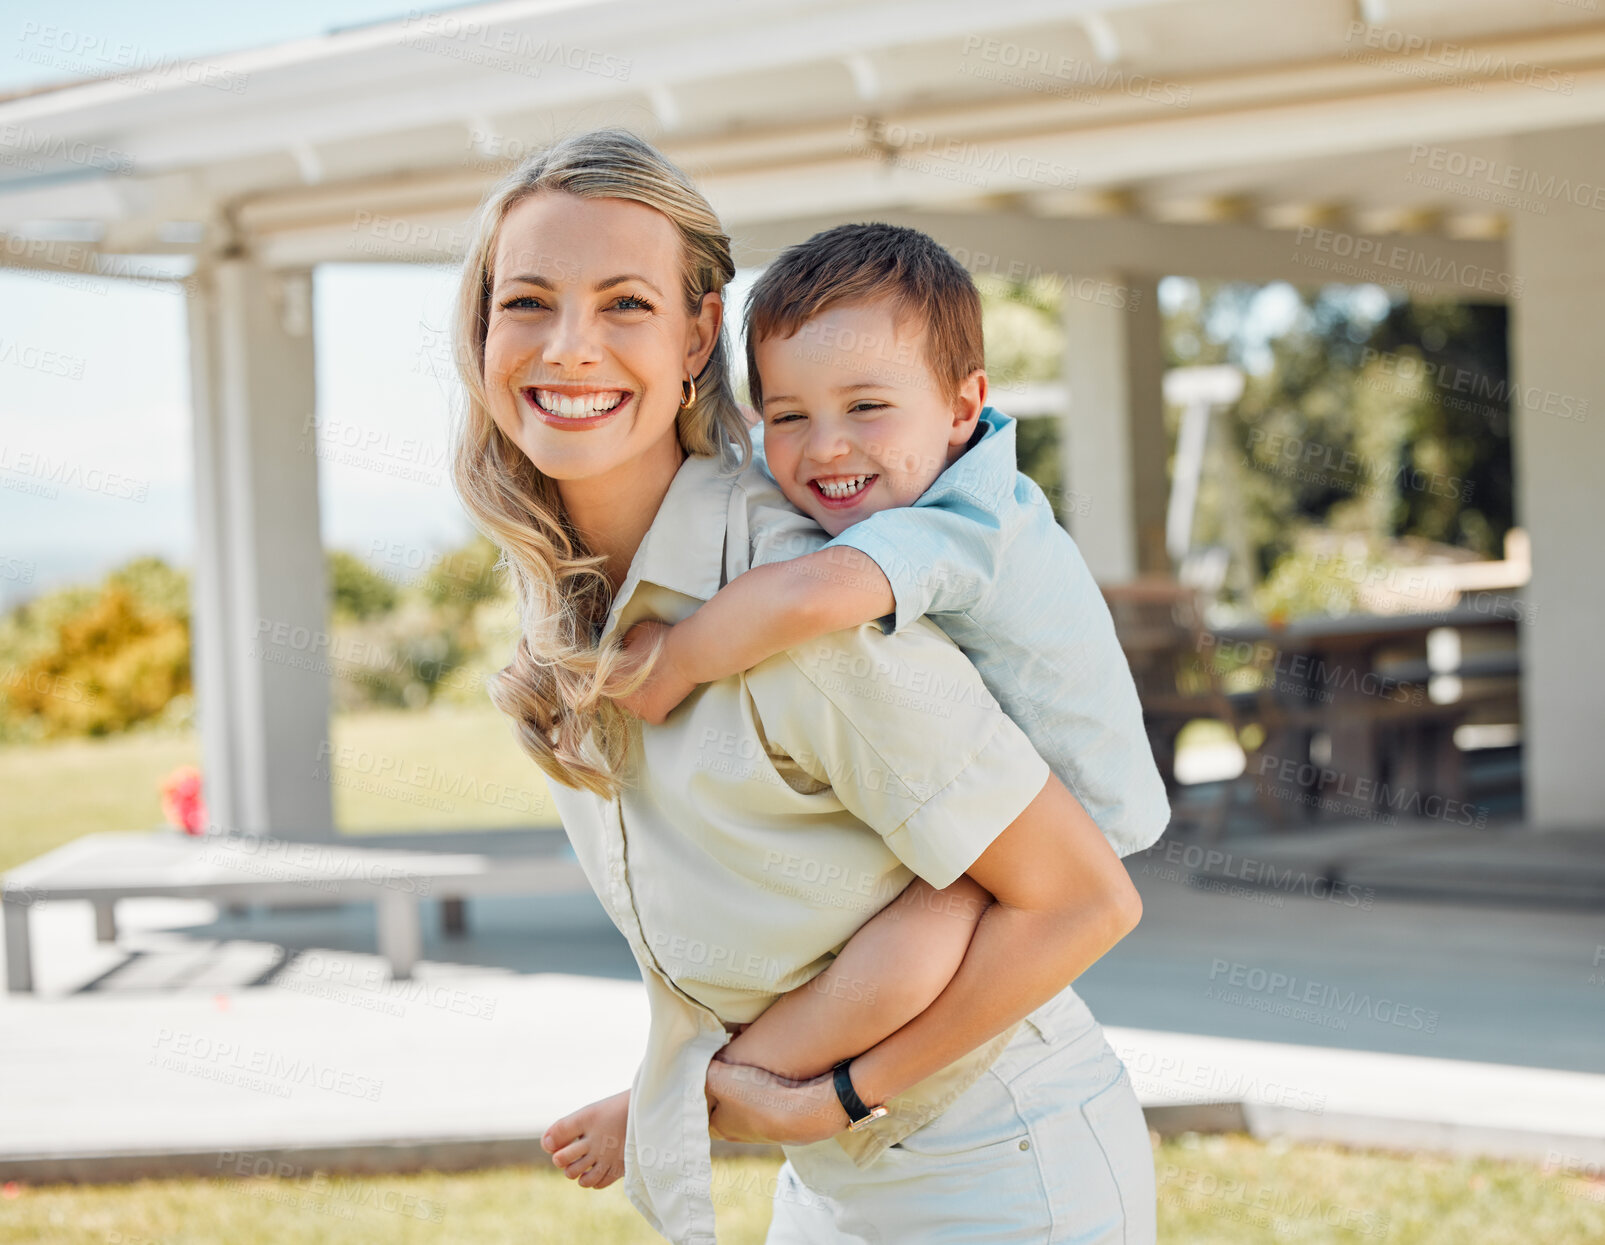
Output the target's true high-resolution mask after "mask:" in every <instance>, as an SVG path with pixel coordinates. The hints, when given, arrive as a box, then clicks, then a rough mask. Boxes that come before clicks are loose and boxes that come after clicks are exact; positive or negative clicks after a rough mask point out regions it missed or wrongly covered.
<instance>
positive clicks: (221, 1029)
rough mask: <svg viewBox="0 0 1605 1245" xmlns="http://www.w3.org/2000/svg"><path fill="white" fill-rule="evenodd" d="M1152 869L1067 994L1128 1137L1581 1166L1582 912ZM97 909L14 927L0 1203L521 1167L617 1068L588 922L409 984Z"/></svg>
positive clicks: (522, 932)
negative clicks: (260, 1175) (11, 1186)
mask: <svg viewBox="0 0 1605 1245" xmlns="http://www.w3.org/2000/svg"><path fill="white" fill-rule="evenodd" d="M1165 851H1166V849H1165V845H1163V844H1161V845H1160V848H1159V849H1156V850H1155V851H1154V852H1151V853H1150V854H1148V855H1145V856H1140V857H1136V858H1133V859H1131V860H1130V861H1128V864H1129V866H1130V868H1131V871H1132V874H1133V876H1134V878H1135V879H1136V881H1137V883H1138V885H1139V887H1140V888H1141V890H1142V892H1143V896H1144V901H1145V907H1146V912H1145V916H1144V920H1143V923H1142V925H1141V926H1140V927H1139V928H1138V929H1137V931H1136V932H1135V933H1134V934H1132V935H1131V936H1130V937H1129V938H1128V939H1127V940H1126V941H1125V942H1124V943H1122V944H1121V946H1120V947H1119V948H1117V949H1116V951H1115V952H1114V953H1113V954H1111V955H1110V956H1109V957H1107V958H1106V959H1105V960H1104V961H1102V962H1100V963H1099V964H1098V965H1096V966H1095V967H1094V968H1093V969H1092V971H1090V972H1089V973H1087V974H1086V975H1085V976H1084V977H1083V978H1082V980H1081V983H1080V989H1081V990H1082V993H1083V994H1084V996H1085V997H1086V998H1087V1000H1088V1002H1089V1003H1090V1005H1091V1006H1092V1008H1093V1011H1094V1012H1095V1013H1096V1014H1097V1015H1098V1017H1099V1018H1100V1019H1101V1020H1102V1021H1103V1022H1104V1024H1105V1026H1106V1028H1107V1029H1108V1032H1109V1037H1110V1041H1111V1043H1112V1044H1113V1045H1114V1046H1115V1048H1116V1050H1117V1051H1118V1052H1119V1053H1120V1054H1121V1056H1122V1058H1123V1059H1124V1060H1125V1061H1126V1063H1127V1066H1128V1068H1129V1069H1130V1071H1131V1073H1132V1077H1133V1080H1134V1082H1135V1084H1136V1087H1137V1090H1138V1095H1139V1097H1140V1098H1141V1100H1142V1102H1143V1104H1144V1106H1145V1109H1147V1110H1148V1112H1149V1115H1150V1124H1151V1125H1152V1126H1154V1127H1155V1128H1158V1129H1159V1130H1161V1131H1164V1132H1172V1131H1176V1130H1179V1129H1184V1128H1195V1129H1198V1130H1201V1131H1208V1130H1211V1129H1238V1128H1246V1129H1248V1130H1250V1131H1252V1132H1254V1133H1256V1134H1257V1135H1262V1136H1273V1135H1281V1136H1286V1137H1291V1138H1303V1139H1320V1138H1325V1139H1330V1140H1337V1141H1343V1142H1347V1143H1350V1144H1354V1145H1362V1146H1386V1147H1390V1148H1392V1147H1423V1148H1429V1149H1442V1150H1459V1151H1469V1152H1477V1153H1488V1154H1496V1155H1507V1156H1511V1157H1523V1158H1526V1159H1529V1160H1531V1161H1534V1162H1539V1163H1546V1164H1549V1165H1551V1166H1553V1165H1556V1164H1569V1165H1571V1166H1572V1167H1573V1168H1574V1169H1575V1168H1576V1167H1577V1166H1578V1165H1579V1164H1581V1165H1584V1168H1585V1169H1586V1170H1591V1171H1599V1170H1601V1167H1602V1165H1605V1043H1602V1042H1601V1041H1600V1035H1601V1033H1602V1032H1605V963H1602V961H1605V940H1602V931H1601V926H1600V921H1599V916H1598V913H1597V911H1588V910H1565V909H1555V910H1541V909H1534V908H1533V907H1531V906H1527V907H1516V906H1512V905H1510V904H1508V903H1507V904H1496V903H1488V904H1467V903H1455V902H1444V901H1438V902H1420V901H1413V900H1407V899H1399V898H1390V897H1387V896H1385V895H1383V894H1377V895H1375V896H1374V897H1370V898H1368V897H1367V896H1366V895H1365V894H1364V892H1363V891H1357V892H1351V891H1350V890H1348V889H1345V888H1346V886H1347V884H1345V883H1342V882H1341V881H1340V882H1339V883H1338V885H1337V886H1336V887H1332V886H1327V887H1323V886H1322V885H1320V884H1319V883H1317V884H1316V885H1314V886H1310V885H1307V884H1288V885H1284V886H1283V887H1281V888H1279V889H1278V888H1272V889H1265V888H1262V887H1261V888H1253V887H1246V886H1238V885H1232V886H1220V887H1217V888H1216V889H1208V888H1207V886H1208V883H1207V882H1206V884H1205V886H1204V887H1201V886H1200V885H1199V884H1198V883H1197V882H1196V881H1195V880H1193V878H1192V872H1191V870H1189V869H1187V868H1186V867H1185V866H1184V865H1182V864H1180V863H1178V862H1176V861H1167V860H1166V858H1165ZM1312 892H1314V894H1312ZM1315 894H1319V895H1321V896H1322V897H1315ZM1351 900H1352V902H1351ZM125 908H126V912H124V913H123V914H122V919H121V920H120V925H121V926H122V932H121V934H120V936H119V942H118V943H117V944H116V945H115V946H109V945H106V944H101V943H97V942H96V941H95V929H94V920H93V914H92V911H91V908H90V906H89V905H88V904H87V903H60V904H45V905H41V906H40V908H39V909H38V911H37V912H36V913H35V920H36V921H37V922H38V933H37V947H38V951H37V974H38V989H39V993H38V994H37V995H35V996H9V997H5V998H3V999H0V1069H4V1071H3V1073H0V1080H3V1085H0V1093H3V1095H4V1100H5V1102H6V1105H7V1110H6V1111H5V1113H4V1116H3V1118H0V1179H16V1180H25V1181H30V1182H35V1183H42V1182H48V1181H52V1180H60V1179H74V1180H88V1181H94V1180H111V1179H125V1178H130V1177H133V1176H137V1175H157V1174H176V1173H179V1172H194V1173H200V1174H227V1172H228V1170H230V1169H235V1168H237V1167H238V1165H239V1164H240V1163H241V1162H242V1161H243V1162H245V1163H247V1164H248V1165H249V1164H253V1163H258V1162H260V1161H262V1160H264V1159H271V1160H272V1161H274V1162H288V1163H291V1164H292V1165H295V1166H298V1167H322V1168H325V1169H329V1170H374V1169H384V1168H407V1167H417V1166H434V1167H439V1168H446V1169H449V1168H463V1167H474V1166H483V1165H488V1164H494V1163H507V1162H531V1161H534V1162H538V1161H542V1160H543V1158H544V1156H543V1155H542V1153H541V1151H540V1149H539V1140H538V1139H539V1137H540V1134H541V1131H542V1130H543V1129H544V1128H545V1126H546V1125H547V1124H549V1123H550V1122H551V1121H552V1120H554V1119H556V1118H557V1117H558V1116H560V1115H562V1114H564V1113H566V1112H567V1111H569V1110H572V1109H573V1108H574V1107H576V1106H578V1105H581V1104H583V1103H585V1102H588V1101H590V1100H592V1099H594V1098H597V1097H600V1096H602V1095H604V1094H607V1093H611V1092H614V1091H616V1090H618V1089H620V1088H622V1087H624V1086H625V1085H627V1084H628V1083H629V1081H630V1078H631V1076H632V1074H633V1071H634V1067H635V1062H636V1059H637V1058H638V1056H639V1053H640V1051H641V1049H642V1046H643V1041H644V1034H645V1026H646V1005H645V999H644V995H643V993H642V990H641V987H640V985H639V981H638V979H637V975H636V969H635V966H634V963H633V961H632V959H631V957H630V954H629V951H628V949H627V947H626V945H625V944H624V941H623V939H622V938H620V937H619V936H618V935H617V933H616V932H615V931H614V930H613V929H612V927H611V926H610V925H609V924H608V923H607V920H606V918H605V916H604V915H603V914H602V912H601V910H600V908H599V907H598V905H597V904H596V903H595V901H594V900H593V899H592V898H591V896H589V895H571V896H556V897H544V898H539V899H522V898H518V897H511V896H505V897H500V896H499V897H490V898H484V899H477V900H474V901H473V902H472V903H471V905H470V911H469V922H468V933H467V936H466V937H456V938H448V937H446V936H444V935H443V934H442V933H441V931H440V928H439V922H438V920H436V919H432V918H433V916H434V914H433V913H427V914H426V918H428V919H426V920H425V930H424V934H425V943H424V951H423V960H422V962H421V963H420V964H419V966H418V968H417V972H416V978H415V979H414V980H412V981H408V982H390V981H389V980H388V977H387V973H386V970H385V967H384V964H383V961H382V960H381V959H380V958H379V957H378V956H377V954H376V951H375V943H374V930H373V916H372V912H371V910H370V909H369V908H368V907H367V906H366V905H353V906H349V907H346V908H340V909H331V908H303V909H299V910H289V909H284V910H273V911H261V910H252V911H251V912H249V913H247V914H246V915H243V916H229V915H228V914H226V913H225V914H221V915H220V914H219V913H218V911H217V909H216V908H215V907H214V906H213V905H211V904H209V903H206V902H203V901H174V900H158V899H144V900H130V901H128V902H127V904H126V905H125ZM241 1156H245V1157H244V1158H243V1159H242V1157H241Z"/></svg>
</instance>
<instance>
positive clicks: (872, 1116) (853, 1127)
mask: <svg viewBox="0 0 1605 1245" xmlns="http://www.w3.org/2000/svg"><path fill="white" fill-rule="evenodd" d="M887 1111H888V1108H887V1107H886V1104H884V1103H882V1104H881V1105H880V1106H878V1107H871V1108H870V1109H869V1114H868V1115H865V1116H861V1117H860V1118H858V1119H856V1120H854V1121H853V1122H852V1123H851V1124H849V1125H848V1126H847V1130H848V1131H849V1132H857V1131H858V1130H859V1129H860V1128H863V1127H864V1126H865V1125H866V1124H868V1123H869V1122H870V1121H871V1120H878V1119H880V1118H881V1116H883V1115H885V1114H887Z"/></svg>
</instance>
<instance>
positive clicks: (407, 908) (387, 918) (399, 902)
mask: <svg viewBox="0 0 1605 1245" xmlns="http://www.w3.org/2000/svg"><path fill="white" fill-rule="evenodd" d="M375 906H376V908H377V916H378V923H379V954H380V955H382V956H384V958H385V959H387V960H389V961H390V976H391V977H392V978H394V979H395V980H397V981H405V980H407V979H408V978H409V977H411V976H412V970H413V967H414V966H415V965H416V964H417V963H418V959H419V956H420V955H422V954H423V931H422V929H421V928H420V926H419V921H418V900H417V899H416V898H415V897H414V896H412V895H409V894H407V893H405V892H403V891H396V890H384V891H380V892H379V898H378V901H377V903H376V905H375Z"/></svg>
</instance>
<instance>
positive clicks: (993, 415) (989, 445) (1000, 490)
mask: <svg viewBox="0 0 1605 1245" xmlns="http://www.w3.org/2000/svg"><path fill="white" fill-rule="evenodd" d="M975 427H976V435H975V437H974V438H973V439H972V440H971V442H970V445H969V448H968V449H966V450H965V452H964V453H963V454H962V455H961V456H960V457H959V459H958V461H957V462H955V463H953V464H952V465H951V466H949V467H948V468H947V469H946V470H944V471H943V472H942V474H941V475H939V476H937V478H936V480H935V482H934V483H933V484H932V485H931V487H930V488H928V489H926V490H925V492H923V493H921V494H920V496H919V499H918V500H917V501H916V502H915V503H914V504H915V505H916V506H924V505H930V504H932V503H934V502H937V501H939V500H941V499H942V498H944V497H946V496H948V495H949V494H951V493H968V494H969V495H970V496H972V497H976V498H979V499H981V500H983V501H986V502H989V503H990V504H991V505H992V507H993V508H994V509H1001V508H1002V507H1003V506H1004V505H1006V504H1007V503H1008V502H1009V500H1010V499H1011V498H1013V496H1014V486H1015V481H1016V479H1017V478H1018V475H1019V470H1020V468H1019V463H1018V458H1017V457H1016V451H1015V447H1014V420H1013V419H1012V418H1010V417H1009V416H1007V415H1005V414H1004V413H1003V412H1002V411H1000V410H998V409H997V408H996V407H991V406H988V407H984V408H983V409H982V411H981V417H980V418H979V419H978V420H977V421H976V425H975Z"/></svg>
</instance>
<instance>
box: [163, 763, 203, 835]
mask: <svg viewBox="0 0 1605 1245" xmlns="http://www.w3.org/2000/svg"><path fill="white" fill-rule="evenodd" d="M162 816H164V817H166V818H167V823H168V825H170V826H174V827H176V828H178V829H180V830H182V831H183V832H184V833H185V834H205V833H206V800H205V799H204V798H203V797H202V795H201V771H200V770H198V769H196V768H195V767H194V766H193V765H181V766H179V767H178V768H177V769H175V770H174V771H173V772H172V773H171V774H169V775H168V776H167V778H166V779H165V780H164V781H163V783H162Z"/></svg>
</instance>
